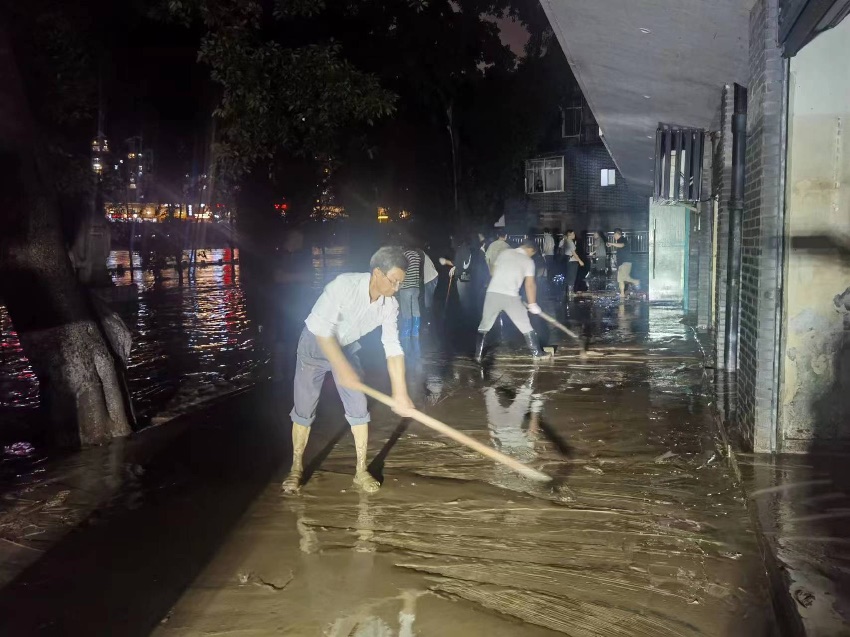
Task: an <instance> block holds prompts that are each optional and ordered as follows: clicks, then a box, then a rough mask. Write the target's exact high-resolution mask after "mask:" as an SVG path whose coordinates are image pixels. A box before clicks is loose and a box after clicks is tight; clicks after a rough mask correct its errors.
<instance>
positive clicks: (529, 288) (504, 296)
mask: <svg viewBox="0 0 850 637" xmlns="http://www.w3.org/2000/svg"><path fill="white" fill-rule="evenodd" d="M535 252H537V248H536V247H535V245H534V243H532V242H531V241H530V240H526V241H523V243H522V245H521V246H520V247H518V248H516V249H515V250H505V251H504V252H503V253H502V254H501V255H499V258H498V259H497V260H496V267H495V268H494V269H493V278H492V279H490V285H489V286H487V295H486V296H485V297H484V312H483V313H482V315H481V323H479V324H478V341H477V342H476V343H475V360H476V361H478V362H479V363H480V362H481V359H482V357H483V356H484V341H485V340H486V338H487V333H488V332H489V331H490V328H492V327H493V324H494V323H495V322H496V319H497V318H499V314H501V313H502V312H504V313H505V314H507V315H508V318H510V319H511V321H513V324H514V325H516V326H517V328H518V329H519V331H520V332H522V335H523V337H524V338H525V343H526V345H528V349H529V350H531V355H532V356H533V357H535V358H542V357H544V356H545V354H544V353H543V351H542V350H541V349H540V339H539V338H538V337H537V332H535V331H534V328H532V327H531V321H530V320H529V318H528V314H527V313H526V308H525V307H524V306H523V304H522V300H521V299H520V298H519V289H520V288H521V287H522V286H523V285H525V297H526V299H528V310H527V311H528V312H531V313H532V314H540V313H541V309H540V306H539V305H537V282H536V281H535V280H534V260H533V259H532V258H531V257H533V256H534V253H535Z"/></svg>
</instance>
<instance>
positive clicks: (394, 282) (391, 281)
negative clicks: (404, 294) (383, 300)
mask: <svg viewBox="0 0 850 637" xmlns="http://www.w3.org/2000/svg"><path fill="white" fill-rule="evenodd" d="M381 274H383V275H384V278H385V279H386V280H387V281H389V282H390V285H392V286H393V289H395V290H398V289H399V288H400V287H401V284H402V281H393V280H392V279H391V278H390V277H388V276H387V275H386V273H385V272H384V271H383V270H381Z"/></svg>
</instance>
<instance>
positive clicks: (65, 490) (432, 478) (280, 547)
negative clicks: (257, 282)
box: [0, 266, 776, 637]
mask: <svg viewBox="0 0 850 637" xmlns="http://www.w3.org/2000/svg"><path fill="white" fill-rule="evenodd" d="M214 267H216V266H209V267H208V268H206V269H199V270H198V273H197V279H196V281H195V282H194V283H193V282H191V281H187V282H185V283H184V289H183V290H182V291H180V290H178V289H175V286H174V284H173V283H169V282H168V281H163V282H153V281H150V282H149V284H148V283H145V282H146V281H147V279H145V277H146V276H147V275H142V283H145V285H146V286H147V287H145V286H142V290H141V296H145V295H149V296H147V297H146V298H147V299H148V300H149V303H150V304H155V305H156V309H151V307H150V305H149V306H148V309H147V310H145V312H144V313H142V311H141V310H139V312H138V314H141V315H143V317H144V319H141V318H138V317H137V322H136V323H134V325H136V328H135V329H136V330H138V332H139V334H140V341H139V342H140V343H142V342H144V341H143V339H145V338H149V339H150V340H151V341H153V340H155V339H154V336H155V332H156V333H160V334H161V333H162V330H167V329H170V328H168V327H167V326H168V325H170V324H171V322H173V321H175V320H177V321H178V323H182V327H181V328H180V331H178V330H174V331H173V333H172V334H171V336H169V337H168V338H166V339H165V340H168V339H171V340H169V341H168V342H169V343H170V345H166V344H163V343H160V344H156V343H153V342H151V343H150V344H149V345H148V346H147V349H144V350H141V349H140V350H139V351H144V352H145V355H144V357H142V356H140V357H139V359H138V360H137V361H136V362H135V363H134V364H136V365H140V366H141V365H143V364H146V365H148V368H147V371H146V372H144V374H139V377H140V378H141V377H143V376H144V377H147V378H151V379H157V378H159V379H161V382H162V383H164V384H167V382H168V379H169V378H170V374H174V373H175V370H182V371H180V373H181V374H188V373H191V366H192V365H197V368H198V370H199V371H200V370H201V369H207V368H210V367H211V366H212V367H214V366H215V365H218V366H219V369H225V370H227V369H239V365H240V364H243V365H248V366H249V367H250V365H260V364H261V363H262V361H258V359H256V358H251V356H252V354H250V352H251V350H252V346H251V345H246V343H248V342H249V339H254V340H252V341H250V342H251V343H253V349H254V351H256V350H257V349H258V348H257V346H256V344H257V340H256V339H257V337H256V336H252V333H253V332H252V329H253V321H254V320H255V319H252V318H251V316H250V312H248V310H247V306H246V303H245V299H244V295H243V293H242V292H241V291H240V289H239V287H238V276H239V268H238V267H237V268H235V272H236V277H235V278H233V279H231V280H230V282H229V283H226V282H225V277H227V276H230V275H227V274H226V273H225V272H223V271H220V272H215V271H214V270H213V269H212V268H214ZM207 273H208V274H207ZM204 277H209V278H207V279H204ZM216 277H218V278H216ZM198 281H200V282H201V283H200V285H204V284H205V285H207V286H208V287H207V288H201V290H202V292H198V291H197V286H198V285H199V283H198ZM192 286H195V288H194V289H193V287H192ZM156 295H159V297H157V296H156ZM161 297H167V298H168V299H169V300H168V302H165V301H164V299H163V298H161ZM140 305H141V303H140ZM166 307H168V308H171V309H169V310H165V309H163V308H166ZM199 312H204V313H205V314H204V317H206V318H201V319H198V318H197V315H198V313H199ZM240 312H241V313H240ZM175 313H179V314H180V315H181V318H180V319H175V318H174V314H175ZM169 316H170V317H171V318H170V319H169V320H167V321H166V320H165V319H166V317H169ZM558 316H559V318H560V319H561V320H563V321H564V322H566V323H567V324H568V325H570V326H571V327H573V328H574V329H577V330H581V329H583V327H582V326H586V329H585V332H586V334H588V335H589V336H591V337H592V339H591V355H590V356H588V357H586V358H580V357H579V355H578V353H579V352H578V348H577V347H576V346H575V344H574V343H571V342H569V341H564V340H562V339H560V337H558V335H557V334H550V333H546V332H545V330H541V331H543V337H544V338H546V339H548V340H549V342H550V343H551V344H553V345H556V346H558V347H559V349H558V353H557V355H556V356H555V358H554V359H553V360H551V361H544V362H541V363H537V364H534V363H532V362H530V361H529V359H528V358H527V356H526V355H525V352H523V350H522V349H521V348H520V347H519V346H518V343H517V337H518V335H517V334H511V330H510V328H506V329H505V330H504V339H503V340H504V342H503V343H502V344H500V345H499V346H497V347H495V350H494V351H493V352H492V354H491V356H490V361H489V363H488V364H487V365H485V366H484V368H483V369H482V368H481V367H479V366H478V365H476V364H474V363H473V362H472V361H471V360H470V359H469V358H468V356H467V355H466V354H465V353H464V352H463V351H459V352H446V351H445V350H443V349H442V348H441V347H440V346H439V345H438V343H437V342H436V340H431V339H430V338H428V337H425V338H423V342H422V346H421V352H420V351H419V350H411V351H410V352H409V356H408V362H409V365H408V371H407V373H408V382H409V386H410V388H411V393H412V396H413V398H414V400H415V402H416V403H417V404H418V405H419V406H421V408H422V410H423V411H425V412H426V413H428V414H430V415H432V416H434V417H436V418H438V419H440V420H443V421H444V422H446V423H447V424H449V425H451V426H453V427H455V428H457V429H459V430H461V431H463V432H464V433H466V434H468V435H470V436H472V437H474V438H476V439H477V440H479V441H481V442H483V443H485V444H488V445H491V446H493V447H494V448H497V449H499V450H501V451H502V452H503V453H506V454H508V455H510V456H513V457H515V458H516V459H518V460H520V461H522V462H525V463H527V464H529V465H531V466H533V467H534V468H536V469H538V470H540V471H543V472H545V473H548V474H549V475H551V476H552V477H553V481H552V483H550V484H539V483H534V482H530V481H529V480H527V479H525V478H522V477H519V476H517V475H516V474H514V473H513V472H511V471H509V470H507V469H504V468H502V467H501V466H500V465H496V464H494V463H493V462H492V461H491V460H488V459H486V458H484V457H482V456H480V455H479V454H477V453H475V452H472V451H471V450H469V449H467V448H465V447H463V446H460V445H458V444H457V443H455V442H453V441H451V440H448V439H446V438H443V437H441V436H439V435H437V434H436V433H434V432H432V431H431V430H429V429H427V428H425V427H424V426H421V425H419V424H416V423H409V422H404V421H399V419H398V418H397V417H395V416H394V415H393V414H392V413H391V412H390V411H389V410H387V409H385V408H383V407H382V406H380V405H375V406H373V407H372V410H373V423H372V435H371V438H370V455H371V456H372V457H373V458H374V460H373V462H372V465H371V470H372V471H373V472H374V473H375V475H376V476H378V477H379V478H380V479H381V480H382V482H383V487H382V489H381V491H380V492H379V493H377V494H374V495H364V494H362V493H359V492H358V491H357V490H355V489H353V488H352V486H351V476H352V473H353V468H354V448H353V444H352V441H351V439H350V434H349V433H348V431H347V426H346V425H345V422H344V420H343V418H342V413H341V409H340V405H339V400H338V398H337V397H336V396H335V392H334V390H333V387H332V385H330V384H328V385H326V387H325V393H324V395H323V399H322V401H321V403H320V406H319V414H318V419H317V421H316V423H315V424H314V427H313V433H312V435H311V439H310V444H309V446H308V449H307V463H308V476H309V480H308V482H307V484H306V485H305V486H304V488H303V490H302V493H301V495H299V496H296V497H285V496H283V495H282V494H281V493H280V489H279V482H280V480H281V479H282V477H283V475H285V473H286V470H287V469H288V453H289V452H288V449H287V445H288V441H287V438H288V427H289V421H288V418H287V417H286V414H287V413H288V411H289V409H290V406H291V378H290V379H288V380H284V381H283V382H280V383H274V384H268V385H263V386H261V387H260V388H257V389H254V390H251V391H248V392H245V393H242V394H239V395H235V396H233V397H230V398H227V399H222V400H220V401H219V402H216V403H213V404H211V405H210V406H209V407H207V408H205V409H200V410H198V411H197V412H196V413H194V414H190V415H187V416H185V417H183V418H178V419H177V420H176V421H175V423H174V424H173V425H169V427H164V428H157V429H152V430H149V431H148V432H145V433H143V434H141V435H139V436H137V437H135V438H134V439H133V440H131V441H128V442H127V443H122V444H117V445H113V446H111V447H109V448H105V449H99V450H89V451H86V452H84V453H82V454H78V455H75V456H73V457H72V458H70V459H68V460H67V461H66V462H65V464H64V465H62V471H60V472H58V474H57V472H56V471H55V470H54V471H53V472H52V473H51V475H52V478H51V481H50V484H49V485H47V486H44V485H42V488H43V489H48V490H49V491H46V492H45V491H40V492H37V493H38V495H36V494H34V493H33V492H32V491H33V490H32V488H30V487H26V488H25V489H23V490H22V492H21V494H18V501H17V502H16V503H15V509H17V510H20V511H21V512H22V513H21V515H20V516H18V517H19V518H20V520H22V522H21V524H29V525H30V527H25V528H24V529H23V530H24V532H25V535H26V533H27V532H28V528H29V529H30V530H31V531H32V533H33V534H34V537H22V536H21V535H15V536H14V540H15V541H14V542H13V544H14V546H11V545H10V546H7V543H5V542H0V549H2V550H0V555H2V556H3V557H4V559H7V563H4V565H3V566H4V567H5V568H6V570H5V571H4V572H3V573H0V575H2V576H4V577H3V581H9V580H10V579H11V578H12V577H13V576H17V577H16V579H15V580H14V581H12V582H11V583H10V584H9V585H8V586H7V587H6V588H4V589H3V593H2V595H0V632H3V633H4V634H32V633H33V632H36V630H37V631H38V632H39V633H40V634H57V635H59V634H68V632H69V631H70V632H76V633H77V634H121V635H146V634H150V633H151V631H153V633H154V634H156V635H159V636H160V637H172V636H175V637H176V636H182V635H186V636H188V635H192V636H194V635H216V634H218V635H221V634H244V635H269V634H285V635H292V636H314V635H327V636H330V637H342V636H352V637H413V636H418V637H430V636H439V637H454V636H458V637H461V636H462V637H476V636H478V635H480V636H482V637H484V636H490V635H496V636H500V635H504V636H513V635H524V636H525V635H527V636H530V637H544V636H547V635H558V634H564V635H572V636H576V637H590V636H599V637H603V636H604V637H626V636H633V635H637V636H646V637H650V636H652V637H656V636H659V637H664V636H670V637H673V636H677V637H678V636H694V635H717V636H732V637H734V636H737V635H742V636H746V637H761V636H763V635H774V634H776V627H775V625H774V619H773V612H772V609H771V605H770V599H769V595H768V592H767V578H766V575H765V573H764V567H763V564H762V561H761V557H760V555H759V551H758V547H757V543H756V539H755V535H754V532H753V527H752V524H751V520H750V517H749V515H748V513H747V509H746V507H745V502H744V499H743V497H742V491H741V490H740V487H739V486H738V485H736V483H735V482H734V481H733V479H732V475H731V473H730V468H729V465H728V462H727V461H726V459H725V458H724V457H723V453H722V449H721V446H720V445H718V443H717V440H716V435H715V433H716V432H715V429H714V424H713V421H712V417H711V407H710V405H709V403H710V401H711V400H712V398H711V397H712V390H711V387H710V385H709V383H708V380H707V378H706V376H705V373H704V372H705V370H704V369H703V359H702V357H701V354H700V351H699V347H698V344H697V342H696V341H695V339H694V338H693V335H692V333H691V332H690V331H689V329H688V328H686V327H685V326H683V325H682V324H681V323H680V320H679V319H680V314H679V313H678V311H677V310H675V309H672V308H668V307H661V306H654V305H648V304H646V303H631V302H629V303H625V304H622V305H618V304H617V303H615V302H612V301H611V299H609V298H607V297H597V298H595V299H594V300H592V301H590V300H581V301H579V302H577V303H573V304H570V305H569V306H568V307H567V308H564V309H562V310H561V311H560V312H559V314H558ZM210 321H211V322H218V324H219V325H220V326H221V327H220V328H219V329H217V330H211V332H205V331H204V327H205V326H206V324H207V322H210ZM139 325H142V326H143V327H142V328H139ZM223 334H230V335H231V336H229V337H227V338H225V337H224V335H223ZM564 338H566V337H564ZM365 340H366V342H365V343H364V350H363V352H364V354H368V353H369V352H370V351H371V352H372V354H373V356H372V358H367V359H366V360H365V361H364V362H365V363H366V369H367V373H366V380H367V382H369V383H370V384H373V385H375V386H377V387H378V388H383V389H384V390H386V388H387V378H386V373H385V370H384V369H382V366H383V363H382V360H381V356H380V351H379V350H378V349H376V346H377V343H376V342H375V341H376V339H374V338H369V339H365ZM456 342H459V341H456ZM192 343H194V344H198V345H199V346H198V347H193V346H192V345H191V344H192ZM240 344H241V345H240ZM200 345H205V347H201V346H200ZM137 347H138V348H141V344H140V345H137ZM378 347H379V346H378ZM469 347H471V343H469ZM180 348H183V352H184V354H183V355H184V356H185V358H184V359H182V360H181V362H180V363H179V366H178V365H177V364H176V363H173V362H170V363H164V362H163V358H168V357H170V356H174V354H175V353H177V350H178V349H180ZM189 352H192V353H191V355H190V354H189ZM193 356H194V357H202V356H208V357H209V358H206V359H203V361H204V365H201V363H200V360H201V359H198V360H197V361H196V362H192V361H193V360H194V359H193V358H192V357H193ZM254 356H255V355H254ZM143 360H144V361H147V363H143V362H142V361H143ZM233 361H235V362H233ZM240 361H242V363H240ZM165 365H171V367H164V366H165ZM228 365H231V366H232V367H228ZM157 366H159V367H157ZM157 369H166V370H168V371H167V372H162V373H161V375H160V376H157V374H156V373H155V370H157ZM218 373H223V374H226V373H230V372H221V371H219V372H218ZM290 373H291V370H290ZM26 451H27V450H26V449H24V450H23V452H24V453H26ZM49 493H53V494H54V495H53V496H51V497H46V495H48V494H49ZM27 498H29V499H31V500H32V501H33V502H35V504H30V505H28V504H27V502H26V500H27ZM45 500H47V501H46V502H45ZM39 503H40V505H39ZM27 506H40V508H39V510H38V515H39V516H40V517H39V518H38V519H35V520H33V519H32V517H30V518H27V516H26V507H27ZM13 513H14V511H13ZM17 519H18V518H15V517H14V516H12V517H9V516H6V517H0V530H4V529H5V528H6V527H5V526H4V525H5V524H6V523H7V522H8V523H9V524H12V523H15V521H16V520H17ZM56 519H58V520H59V521H60V524H64V525H65V529H64V531H62V532H57V531H55V530H54V531H51V532H48V533H44V530H43V529H53V528H55V522H56ZM9 520H11V522H9ZM83 521H85V523H83ZM52 523H53V526H51V524H52ZM39 525H41V526H42V527H43V529H42V530H39ZM69 530H70V532H69ZM39 533H41V535H39ZM3 537H6V536H5V535H4V534H0V539H2V538H3ZM12 549H15V550H12ZM42 551H45V552H44V553H43V554H42ZM7 554H8V556H9V557H8V558H6V557H5V556H6V555H7ZM36 558H40V559H38V561H34V560H35V559H36ZM16 565H18V570H17V571H15V566H16ZM27 565H29V567H28V568H26V570H21V569H24V567H26V566H27Z"/></svg>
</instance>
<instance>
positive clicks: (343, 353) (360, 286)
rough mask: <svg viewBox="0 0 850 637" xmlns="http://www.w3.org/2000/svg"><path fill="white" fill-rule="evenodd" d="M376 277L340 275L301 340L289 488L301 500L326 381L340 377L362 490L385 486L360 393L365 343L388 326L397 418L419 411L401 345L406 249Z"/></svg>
mask: <svg viewBox="0 0 850 637" xmlns="http://www.w3.org/2000/svg"><path fill="white" fill-rule="evenodd" d="M369 267H370V268H371V272H367V273H363V274H340V275H339V276H338V277H336V278H335V279H334V280H333V281H331V282H330V283H328V285H327V286H325V290H324V292H322V295H321V296H320V297H319V300H318V301H316V304H315V305H314V306H313V309H312V311H311V312H310V316H308V317H307V320H306V321H305V322H304V323H305V327H304V329H303V330H302V331H301V338H300V339H299V341H298V353H297V360H296V368H295V386H294V400H295V405H294V407H293V408H292V412H290V416H291V417H292V469H291V470H290V472H289V475H288V476H287V477H286V479H285V480H284V481H283V484H282V485H281V487H282V489H283V490H284V492H286V493H297V492H298V490H299V489H300V487H301V479H302V477H303V475H304V466H303V457H304V449H305V447H306V446H307V439H308V438H309V436H310V426H311V425H312V424H313V421H314V420H315V418H316V406H317V405H318V403H319V394H320V393H321V390H322V383H323V382H324V379H325V374H327V373H328V372H331V373H332V374H333V378H334V383H335V384H336V388H337V391H338V392H339V397H340V398H341V399H342V404H343V407H344V408H345V419H346V420H347V421H348V424H349V425H351V433H352V434H353V435H354V445H355V450H356V453H357V467H356V470H355V474H354V484H355V486H357V487H359V488H361V489H362V490H364V491H366V492H367V493H374V492H375V491H377V490H378V489H379V488H380V486H381V484H380V483H379V482H378V481H377V480H376V479H375V478H374V477H373V476H372V475H371V474H370V473H369V472H368V471H367V470H366V448H367V444H368V441H369V420H370V416H369V410H368V409H367V406H366V396H365V395H364V394H363V393H362V392H360V391H358V390H357V389H355V388H356V386H357V384H358V383H359V382H360V377H359V371H360V361H359V359H358V357H357V351H358V350H359V349H360V344H359V343H358V340H359V339H360V338H361V337H363V336H365V335H366V334H368V333H369V332H371V331H372V330H374V329H375V328H377V327H378V326H380V327H381V342H382V343H383V346H384V353H385V354H386V357H387V371H388V372H389V375H390V383H391V385H392V394H393V399H394V400H395V401H396V405H397V407H396V409H395V411H396V413H398V414H399V415H401V416H406V415H407V414H409V413H410V410H411V409H413V402H412V401H411V400H410V396H409V395H408V393H407V384H406V381H405V376H404V351H403V350H402V348H401V343H400V342H399V338H398V302H397V301H396V299H395V298H393V296H394V295H395V293H396V292H398V289H399V288H400V287H401V284H402V283H403V282H404V276H405V271H406V269H407V259H406V258H405V256H404V253H403V252H402V251H401V249H400V248H395V247H384V248H381V249H380V250H378V251H377V252H376V253H375V254H374V255H372V259H371V260H370V261H369Z"/></svg>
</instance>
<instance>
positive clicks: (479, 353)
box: [475, 332, 487, 363]
mask: <svg viewBox="0 0 850 637" xmlns="http://www.w3.org/2000/svg"><path fill="white" fill-rule="evenodd" d="M486 338H487V332H478V338H477V339H476V341H475V362H476V363H480V362H481V359H482V358H484V341H485V339H486Z"/></svg>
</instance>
